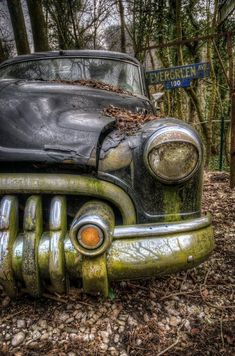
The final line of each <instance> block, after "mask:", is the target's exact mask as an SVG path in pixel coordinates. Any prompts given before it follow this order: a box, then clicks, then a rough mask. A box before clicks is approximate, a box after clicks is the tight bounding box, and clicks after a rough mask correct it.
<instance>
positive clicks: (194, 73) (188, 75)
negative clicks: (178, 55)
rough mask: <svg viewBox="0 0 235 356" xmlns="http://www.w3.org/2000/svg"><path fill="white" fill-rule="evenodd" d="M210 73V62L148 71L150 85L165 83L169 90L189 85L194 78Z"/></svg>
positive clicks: (203, 76) (206, 75)
mask: <svg viewBox="0 0 235 356" xmlns="http://www.w3.org/2000/svg"><path fill="white" fill-rule="evenodd" d="M209 75H210V63H207V62H201V63H194V64H188V65H184V66H177V67H169V68H161V69H156V70H151V71H147V72H146V76H147V82H148V85H155V84H163V85H164V87H165V89H167V90H169V89H175V88H182V87H183V88H185V87H189V86H190V85H191V81H192V80H193V79H202V78H205V77H208V76H209Z"/></svg>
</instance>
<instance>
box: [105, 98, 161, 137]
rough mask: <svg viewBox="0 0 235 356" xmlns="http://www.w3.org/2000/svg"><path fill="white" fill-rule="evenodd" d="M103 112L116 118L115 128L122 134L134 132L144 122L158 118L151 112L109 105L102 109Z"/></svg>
mask: <svg viewBox="0 0 235 356" xmlns="http://www.w3.org/2000/svg"><path fill="white" fill-rule="evenodd" d="M103 114H104V115H105V116H108V117H113V118H115V119H116V128H117V129H118V130H119V131H120V132H121V133H123V134H125V135H127V136H130V135H133V134H135V133H136V132H137V131H138V130H139V129H140V128H141V127H142V126H143V124H145V123H146V122H149V121H153V120H156V119H159V117H157V116H155V115H153V114H141V113H136V112H133V111H130V110H126V109H123V108H118V107H115V106H113V105H110V106H109V107H108V108H106V109H104V110H103Z"/></svg>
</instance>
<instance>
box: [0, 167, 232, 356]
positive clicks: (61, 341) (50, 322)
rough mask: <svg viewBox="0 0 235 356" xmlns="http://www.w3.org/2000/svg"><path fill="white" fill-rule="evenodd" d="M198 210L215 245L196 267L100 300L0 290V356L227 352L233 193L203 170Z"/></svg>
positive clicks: (221, 176)
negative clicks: (16, 295) (206, 216)
mask: <svg viewBox="0 0 235 356" xmlns="http://www.w3.org/2000/svg"><path fill="white" fill-rule="evenodd" d="M203 207H204V210H209V211H210V212H211V213H212V215H213V224H214V228H215V238H216V247H215V251H214V254H213V256H212V257H211V258H210V259H209V260H208V261H207V262H205V263H204V264H203V265H201V266H200V267H198V268H196V269H193V270H191V271H188V272H187V273H179V274H177V275H174V276H170V277H167V278H162V279H160V280H159V279H154V280H148V281H134V282H128V283H127V282H121V283H118V284H115V285H112V288H113V291H114V293H113V298H111V299H108V300H106V301H104V300H102V299H96V298H92V297H88V296H85V295H83V294H82V293H81V292H80V291H79V290H76V291H75V290H72V291H71V294H70V295H69V296H68V297H63V298H59V297H55V300H53V299H51V298H52V297H50V298H49V299H48V298H43V299H41V300H40V301H34V300H32V299H30V298H29V297H26V296H25V297H24V298H23V299H21V300H20V301H17V302H11V301H10V300H9V299H8V298H7V297H6V296H5V295H4V293H3V292H2V291H0V303H1V307H0V308H1V309H0V350H1V352H0V353H1V354H3V355H18V356H20V355H69V356H75V355H100V354H106V355H121V356H125V355H141V356H142V355H159V356H160V355H235V294H234V293H235V191H233V192H232V191H231V190H230V188H229V180H228V175H227V174H226V173H207V174H206V175H205V185H204V197H203Z"/></svg>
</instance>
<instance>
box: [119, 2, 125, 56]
mask: <svg viewBox="0 0 235 356" xmlns="http://www.w3.org/2000/svg"><path fill="white" fill-rule="evenodd" d="M118 8H119V17H120V30H121V51H122V52H124V53H126V34H125V15H124V6H123V2H122V0H118Z"/></svg>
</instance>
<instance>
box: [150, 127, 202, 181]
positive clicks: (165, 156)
mask: <svg viewBox="0 0 235 356" xmlns="http://www.w3.org/2000/svg"><path fill="white" fill-rule="evenodd" d="M200 159H201V146H200V142H199V140H198V138H197V137H196V135H195V136H194V135H193V133H192V132H188V131H187V130H186V129H181V128H178V127H177V128H169V127H167V128H164V129H161V130H159V131H157V132H156V133H155V134H153V135H152V136H151V137H150V139H149V141H148V142H147V145H146V147H145V163H146V165H147V167H148V168H149V170H150V172H151V173H152V174H153V175H154V176H156V177H157V178H158V179H159V180H161V181H163V182H166V183H177V182H182V181H184V180H186V179H188V178H189V177H191V176H192V174H193V173H194V172H195V171H196V170H197V168H198V165H199V161H200Z"/></svg>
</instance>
